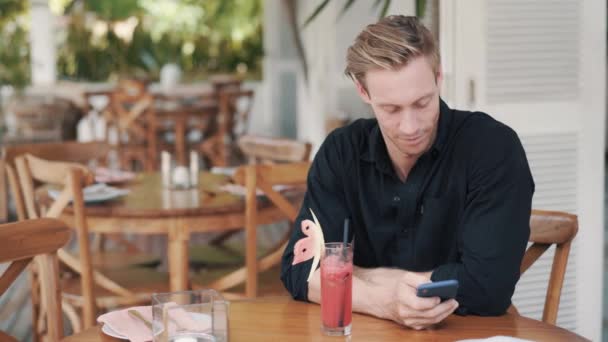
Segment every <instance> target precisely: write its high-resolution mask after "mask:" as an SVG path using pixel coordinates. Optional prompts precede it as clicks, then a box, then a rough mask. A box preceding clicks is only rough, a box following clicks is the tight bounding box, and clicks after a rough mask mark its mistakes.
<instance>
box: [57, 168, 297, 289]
mask: <svg viewBox="0 0 608 342" xmlns="http://www.w3.org/2000/svg"><path fill="white" fill-rule="evenodd" d="M229 180H230V178H229V177H228V176H225V175H218V174H212V173H209V172H201V174H200V177H199V187H198V188H195V189H190V190H168V189H165V188H163V186H162V182H161V177H160V174H159V173H144V174H140V175H139V176H138V178H137V179H136V180H134V181H133V182H131V183H129V185H128V186H126V187H127V188H129V189H130V190H131V192H130V193H129V194H128V195H126V196H124V197H122V198H120V199H116V200H112V201H109V202H105V203H103V204H98V205H87V207H86V216H87V220H88V224H89V232H91V233H106V234H111V233H135V234H165V235H167V236H168V242H169V243H168V253H167V254H168V265H169V275H170V288H171V290H172V291H181V290H186V289H188V288H189V284H188V244H189V240H190V234H191V233H195V232H220V231H228V230H235V229H240V228H242V227H244V226H245V224H244V212H245V202H244V199H243V198H242V197H240V196H237V195H234V194H231V193H228V192H225V191H222V190H220V189H219V187H220V186H221V185H222V184H225V183H228V182H229ZM64 216H65V217H64V219H65V221H66V222H73V219H72V217H70V214H69V210H66V214H64ZM283 219H285V216H284V214H283V213H282V212H281V211H280V210H279V209H277V208H276V207H274V206H270V205H268V204H267V202H266V203H265V201H261V203H260V210H259V215H258V222H259V223H260V224H269V223H273V222H277V221H280V220H283Z"/></svg>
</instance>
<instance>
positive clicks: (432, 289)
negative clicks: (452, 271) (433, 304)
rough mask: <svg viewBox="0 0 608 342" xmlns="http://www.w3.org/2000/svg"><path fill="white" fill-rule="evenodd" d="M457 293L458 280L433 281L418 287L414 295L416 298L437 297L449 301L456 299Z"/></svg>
mask: <svg viewBox="0 0 608 342" xmlns="http://www.w3.org/2000/svg"><path fill="white" fill-rule="evenodd" d="M457 292H458V280H454V279H450V280H442V281H435V282H430V283H426V284H422V285H420V286H418V288H417V289H416V295H417V296H418V297H439V298H441V299H450V298H454V297H456V293H457Z"/></svg>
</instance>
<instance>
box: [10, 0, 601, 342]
mask: <svg viewBox="0 0 608 342" xmlns="http://www.w3.org/2000/svg"><path fill="white" fill-rule="evenodd" d="M390 14H404V15H417V16H419V17H420V18H421V19H422V20H423V21H424V23H425V24H426V25H427V27H429V29H431V31H432V32H433V34H434V35H435V37H436V38H437V39H438V41H439V45H440V48H441V57H442V66H443V71H444V78H445V81H444V84H443V89H442V97H443V98H444V100H446V101H447V102H448V104H449V105H451V106H452V107H455V108H458V109H471V110H480V111H485V112H487V113H489V114H491V115H492V116H494V117H495V118H497V119H498V120H500V121H503V122H505V123H507V124H508V125H510V126H511V127H512V128H514V129H515V130H516V131H517V133H518V134H519V136H520V138H521V140H522V142H523V144H524V147H525V149H526V152H527V155H528V158H529V161H530V165H531V167H532V171H533V174H534V178H535V181H536V193H535V197H534V204H533V205H534V208H537V209H549V210H560V211H567V212H571V213H574V214H577V215H578V216H579V223H580V230H579V233H578V235H577V237H576V239H575V242H574V244H573V248H572V251H571V253H570V259H569V262H568V269H567V273H566V281H565V285H564V289H563V291H562V300H561V305H560V310H559V316H558V325H560V326H562V327H564V328H567V329H569V330H572V331H575V332H577V333H579V334H581V335H583V336H585V337H587V338H590V339H591V340H594V341H598V340H600V339H601V338H602V336H603V339H604V341H608V330H606V329H607V328H608V320H607V319H606V318H602V317H603V316H602V314H604V315H606V312H607V309H608V293H605V292H606V291H605V290H604V286H605V284H606V282H605V281H604V279H605V277H606V275H607V274H608V272H606V267H608V264H607V263H606V262H605V257H604V255H605V253H604V250H605V246H606V245H607V244H606V242H605V234H604V231H605V229H606V223H605V219H604V217H605V216H604V212H605V210H604V208H605V206H606V205H605V202H604V201H605V200H604V198H605V196H604V194H605V187H606V185H605V184H606V181H605V179H606V173H605V170H606V168H605V164H606V161H605V155H606V150H607V148H606V146H607V145H606V132H607V129H606V123H607V122H606V62H607V59H606V40H607V39H606V37H607V35H606V31H607V23H606V3H605V2H602V1H599V0H585V1H571V0H538V1H526V0H469V1H458V2H456V1H449V0H426V1H425V0H393V1H390V0H374V1H368V0H355V1H353V0H331V1H329V0H314V1H306V0H223V1H222V0H29V1H27V0H0V144H2V145H4V146H9V145H12V144H19V143H26V142H51V141H63V140H79V141H93V140H100V139H106V138H107V135H106V133H107V132H106V130H105V128H101V126H103V125H105V124H106V121H109V119H107V118H106V119H105V120H106V121H103V122H102V120H101V118H104V114H103V113H104V111H105V110H106V109H107V107H108V103H109V102H110V99H109V98H110V96H111V94H112V92H113V91H115V89H117V87H119V86H120V85H121V82H123V81H124V80H136V81H137V82H140V83H141V84H143V85H144V86H145V87H146V89H147V90H148V91H149V92H150V93H152V94H155V96H156V99H157V101H158V99H160V100H167V99H171V98H174V97H180V98H181V99H185V100H183V101H182V100H180V101H181V103H184V102H188V103H189V102H192V101H198V100H197V99H198V98H199V97H200V96H202V95H200V94H203V93H206V92H207V91H208V90H210V89H212V90H213V91H215V93H216V94H219V92H220V91H221V89H222V87H223V86H225V85H227V84H238V86H239V89H241V90H245V91H249V92H250V93H249V94H250V96H248V97H247V99H246V101H247V102H248V103H246V104H244V105H243V106H244V107H247V109H246V111H247V115H245V116H244V120H243V121H242V122H240V123H238V125H237V126H239V128H238V129H235V130H234V132H233V133H234V134H235V135H236V136H238V135H239V134H244V133H247V134H260V135H265V136H273V137H282V138H292V139H298V140H302V141H307V142H310V143H311V144H312V151H313V155H314V151H316V149H318V148H319V146H320V144H321V143H322V141H323V139H324V138H325V137H326V135H327V134H328V133H329V132H330V131H331V130H333V129H335V128H336V127H340V126H342V125H345V124H347V123H348V122H351V121H353V120H356V119H358V118H362V117H372V116H373V114H372V113H371V111H370V109H369V108H368V107H367V106H366V105H365V104H363V103H362V102H361V101H360V100H359V99H358V97H357V94H356V92H355V89H354V87H353V86H352V83H351V81H350V80H348V79H347V78H346V77H345V76H344V75H343V70H344V67H345V56H346V49H347V48H348V46H349V45H350V44H351V43H352V41H353V39H354V38H355V36H356V35H357V34H358V33H359V32H360V31H361V30H362V29H363V28H364V27H365V25H367V24H369V23H373V22H375V21H376V20H377V19H378V18H380V17H382V16H384V15H390ZM413 86H415V85H413ZM104 98H105V100H104ZM100 132H101V133H100ZM186 134H188V137H187V138H188V141H191V140H192V141H195V140H197V139H198V140H205V137H206V136H209V134H213V133H210V132H208V131H205V130H204V129H203V130H202V131H199V132H194V133H193V132H190V131H187V132H186ZM163 139H165V140H166V141H169V142H176V141H178V137H176V136H175V135H174V134H173V135H172V134H171V133H167V134H165V135H164V136H163ZM175 152H176V153H177V151H175ZM226 158H227V159H226V160H224V162H220V163H219V164H218V162H217V161H214V160H213V155H209V156H208V158H206V159H205V160H204V161H203V162H204V165H205V166H206V167H211V166H214V165H220V164H230V158H231V157H230V156H227V157H226ZM142 167H143V166H142ZM9 215H10V210H9ZM551 262H552V259H551V253H549V255H546V256H544V257H543V258H542V259H541V261H540V262H538V263H537V264H535V266H534V267H533V268H532V269H531V270H530V271H529V272H527V273H526V275H525V276H523V277H522V279H521V281H520V283H519V284H518V287H517V291H516V294H515V296H514V303H515V304H516V306H517V307H518V309H519V310H520V312H522V313H523V314H525V315H527V316H530V317H533V318H540V316H541V314H542V303H544V293H545V291H546V288H547V279H548V277H549V273H550V271H549V270H550V264H551ZM26 316H27V315H25V314H24V315H23V317H26ZM23 319H25V318H23ZM18 320H19V319H18V318H17V317H15V316H10V315H8V314H6V313H5V314H3V312H2V309H0V325H2V328H4V327H6V326H10V325H11V322H14V321H18ZM15 329H19V328H15ZM25 330H27V328H23V332H21V333H22V334H23V335H22V336H26V335H27V333H26V332H25ZM602 331H604V334H602Z"/></svg>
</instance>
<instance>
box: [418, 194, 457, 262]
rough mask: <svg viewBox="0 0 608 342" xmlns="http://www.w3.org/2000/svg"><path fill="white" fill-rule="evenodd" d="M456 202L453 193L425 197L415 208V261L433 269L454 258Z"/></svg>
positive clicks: (455, 246) (455, 247) (455, 245)
mask: <svg viewBox="0 0 608 342" xmlns="http://www.w3.org/2000/svg"><path fill="white" fill-rule="evenodd" d="M457 213H458V202H457V200H456V199H455V198H454V197H453V196H449V195H445V196H441V197H427V198H424V199H423V200H422V202H421V205H420V207H419V208H418V220H417V221H418V224H417V225H416V226H417V227H416V230H415V233H414V235H415V236H414V243H415V246H416V259H417V260H416V264H418V265H421V266H423V267H426V268H433V267H436V266H438V265H440V264H442V263H445V262H448V261H452V260H450V259H452V258H454V255H455V253H456V249H457V246H458V243H457V238H458V237H457V232H458V225H459V222H458V215H457Z"/></svg>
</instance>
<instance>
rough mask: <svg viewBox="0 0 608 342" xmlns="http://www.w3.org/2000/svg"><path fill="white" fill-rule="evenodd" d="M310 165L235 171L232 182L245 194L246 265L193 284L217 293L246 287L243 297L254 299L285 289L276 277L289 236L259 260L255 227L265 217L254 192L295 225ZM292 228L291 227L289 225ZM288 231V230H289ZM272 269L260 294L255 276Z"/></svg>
mask: <svg viewBox="0 0 608 342" xmlns="http://www.w3.org/2000/svg"><path fill="white" fill-rule="evenodd" d="M309 168H310V163H309V162H300V163H289V164H277V165H247V166H242V167H240V168H238V169H237V172H236V174H235V176H234V181H235V182H236V183H237V184H240V185H243V186H245V188H246V195H245V244H244V245H245V263H244V264H245V265H244V266H242V267H240V268H238V269H236V270H235V269H232V270H230V269H227V270H223V272H215V273H211V272H210V273H207V274H203V275H199V277H195V282H197V281H201V280H202V282H203V283H207V284H209V285H208V286H209V287H211V288H214V289H217V290H220V291H226V290H229V289H232V290H237V291H240V290H242V288H240V287H238V286H239V285H241V284H243V283H244V284H245V289H244V295H245V296H246V297H249V298H254V297H256V296H257V295H258V292H260V293H262V294H277V292H280V293H282V292H284V291H285V290H284V289H283V287H282V284H280V281H279V276H278V271H277V270H278V268H276V267H275V266H278V265H279V264H280V263H281V257H282V255H283V251H284V249H285V247H286V246H287V242H288V238H289V234H288V235H286V238H284V239H282V240H281V241H280V242H279V243H278V244H276V245H275V247H274V248H271V249H270V250H269V251H268V252H267V253H266V254H265V255H264V256H262V257H260V258H258V251H257V237H258V234H257V226H258V224H259V222H263V221H264V215H266V213H265V211H264V209H262V208H263V206H262V207H259V206H258V196H257V194H256V190H257V189H260V190H261V191H263V192H264V195H265V196H266V199H267V200H268V201H269V202H270V204H272V205H273V206H276V207H277V208H278V209H279V210H280V211H281V213H282V214H283V215H285V217H287V219H289V221H290V222H292V223H293V222H294V221H295V219H296V217H297V215H298V212H299V207H300V204H301V201H302V199H303V193H304V191H303V190H304V187H305V185H306V178H307V175H308V169H309ZM275 185H290V186H293V187H294V191H292V192H289V191H286V192H284V193H279V192H277V191H276V190H274V189H273V186H275ZM292 226H293V224H292ZM290 231H291V229H290ZM269 270H274V271H275V272H274V273H273V274H271V275H272V276H271V277H268V278H266V279H265V280H266V281H265V282H263V287H262V288H261V291H258V274H259V273H262V272H264V271H269ZM222 274H223V276H222V277H221V278H219V279H215V280H211V279H213V278H211V277H212V276H218V275H220V276H221V275H222ZM226 295H227V296H237V297H238V296H243V294H242V293H238V294H236V295H234V294H232V293H227V294H226Z"/></svg>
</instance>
